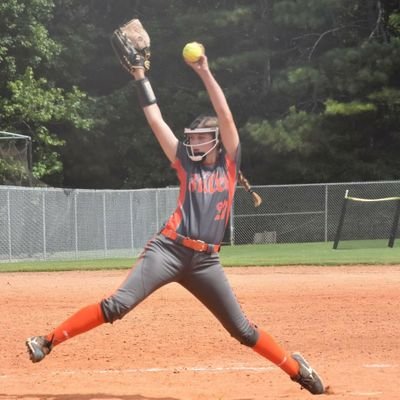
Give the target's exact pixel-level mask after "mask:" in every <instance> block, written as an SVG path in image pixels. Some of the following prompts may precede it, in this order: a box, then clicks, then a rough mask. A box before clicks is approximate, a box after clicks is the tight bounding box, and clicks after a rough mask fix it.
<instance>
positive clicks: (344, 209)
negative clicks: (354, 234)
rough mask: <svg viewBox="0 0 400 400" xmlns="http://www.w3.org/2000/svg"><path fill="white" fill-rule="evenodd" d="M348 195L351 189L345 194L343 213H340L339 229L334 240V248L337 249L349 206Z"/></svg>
mask: <svg viewBox="0 0 400 400" xmlns="http://www.w3.org/2000/svg"><path fill="white" fill-rule="evenodd" d="M348 195H349V191H348V190H346V193H345V195H344V200H343V205H342V213H341V214H340V219H339V224H338V227H337V231H336V236H335V241H334V242H333V248H334V249H337V247H338V243H339V240H340V234H341V233H342V227H343V221H344V216H345V214H346V208H347V201H348V199H347V197H348Z"/></svg>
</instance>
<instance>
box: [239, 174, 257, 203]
mask: <svg viewBox="0 0 400 400" xmlns="http://www.w3.org/2000/svg"><path fill="white" fill-rule="evenodd" d="M238 182H239V184H240V185H242V186H243V188H244V190H245V191H246V192H248V193H250V194H251V197H252V199H253V203H254V207H258V206H259V205H260V204H261V203H262V198H261V197H260V195H259V194H258V193H256V192H255V191H254V190H253V189H252V188H251V185H250V183H249V181H248V180H247V179H246V177H245V176H244V175H243V172H242V171H241V170H239V172H238Z"/></svg>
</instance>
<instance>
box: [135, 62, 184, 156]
mask: <svg viewBox="0 0 400 400" xmlns="http://www.w3.org/2000/svg"><path fill="white" fill-rule="evenodd" d="M132 75H133V77H134V78H135V84H136V86H137V89H138V93H139V100H141V106H142V108H143V112H144V115H145V116H146V119H147V122H148V124H149V125H150V128H151V130H152V131H153V133H154V135H155V136H156V138H157V140H158V142H159V143H160V146H161V148H162V149H163V151H164V153H165V155H166V156H167V158H168V159H169V160H170V161H171V162H174V161H175V158H176V151H177V148H178V139H177V137H176V136H175V135H174V133H173V132H172V130H171V128H170V127H169V125H168V124H167V123H166V122H165V121H164V118H163V116H162V114H161V111H160V108H159V107H158V104H157V102H156V101H155V97H154V100H152V104H147V103H148V102H146V96H148V95H150V96H152V89H151V85H150V83H149V82H148V80H147V78H146V76H145V72H144V69H139V68H138V69H135V70H133V71H132ZM148 85H150V89H149V86H148ZM149 90H150V93H149V92H148V91H149Z"/></svg>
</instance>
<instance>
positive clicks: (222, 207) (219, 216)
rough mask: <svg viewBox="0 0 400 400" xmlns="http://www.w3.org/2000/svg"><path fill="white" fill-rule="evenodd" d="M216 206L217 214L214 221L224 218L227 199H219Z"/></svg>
mask: <svg viewBox="0 0 400 400" xmlns="http://www.w3.org/2000/svg"><path fill="white" fill-rule="evenodd" d="M216 208H217V215H216V216H215V218H214V220H215V221H220V220H224V219H225V216H226V211H227V209H228V201H227V200H224V201H220V202H219V203H218V204H217V207H216Z"/></svg>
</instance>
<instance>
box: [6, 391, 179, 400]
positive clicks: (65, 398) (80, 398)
mask: <svg viewBox="0 0 400 400" xmlns="http://www.w3.org/2000/svg"><path fill="white" fill-rule="evenodd" d="M0 400H179V399H177V398H175V397H148V396H142V395H140V394H123V395H112V394H103V393H95V394H37V393H35V394H3V393H0Z"/></svg>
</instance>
